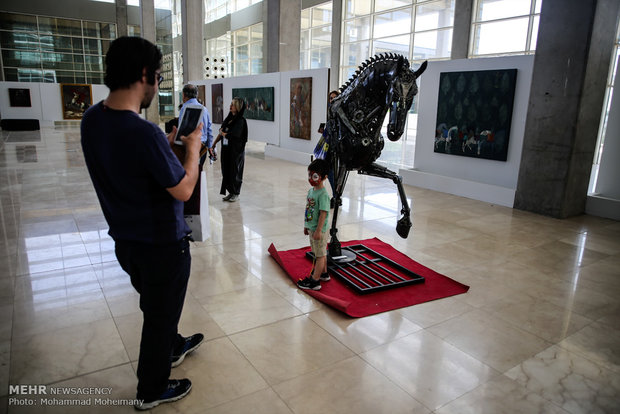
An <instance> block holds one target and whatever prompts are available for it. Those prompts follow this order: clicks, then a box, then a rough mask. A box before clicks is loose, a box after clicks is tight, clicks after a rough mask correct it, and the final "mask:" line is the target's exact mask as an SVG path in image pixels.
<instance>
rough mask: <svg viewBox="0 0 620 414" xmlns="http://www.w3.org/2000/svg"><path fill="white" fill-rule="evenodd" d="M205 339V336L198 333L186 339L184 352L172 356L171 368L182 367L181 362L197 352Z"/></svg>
mask: <svg viewBox="0 0 620 414" xmlns="http://www.w3.org/2000/svg"><path fill="white" fill-rule="evenodd" d="M204 339H205V336H204V335H203V334H201V333H197V334H194V335H192V336H188V337H187V338H185V343H184V344H183V350H182V351H181V353H180V354H178V355H172V357H170V366H171V367H172V368H174V367H178V366H179V365H181V362H183V360H184V359H185V355H187V354H189V353H190V352H193V351H195V350H196V348H198V347H199V346H200V344H201V343H202V341H203V340H204Z"/></svg>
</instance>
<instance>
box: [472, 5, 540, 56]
mask: <svg viewBox="0 0 620 414" xmlns="http://www.w3.org/2000/svg"><path fill="white" fill-rule="evenodd" d="M541 5H542V0H476V3H475V8H474V15H473V20H472V36H471V45H470V51H469V55H470V56H471V57H476V56H497V55H523V54H533V53H534V52H535V50H536V40H537V35H538V22H539V20H540V7H541Z"/></svg>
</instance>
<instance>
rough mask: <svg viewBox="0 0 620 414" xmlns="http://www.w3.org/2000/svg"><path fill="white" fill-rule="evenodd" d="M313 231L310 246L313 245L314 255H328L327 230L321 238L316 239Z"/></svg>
mask: <svg viewBox="0 0 620 414" xmlns="http://www.w3.org/2000/svg"><path fill="white" fill-rule="evenodd" d="M312 233H313V232H310V247H312V253H314V257H323V256H327V232H326V231H324V232H323V233H322V236H321V238H320V239H319V240H314V238H313V237H312Z"/></svg>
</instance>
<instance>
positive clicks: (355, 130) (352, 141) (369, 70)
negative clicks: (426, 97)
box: [326, 53, 427, 258]
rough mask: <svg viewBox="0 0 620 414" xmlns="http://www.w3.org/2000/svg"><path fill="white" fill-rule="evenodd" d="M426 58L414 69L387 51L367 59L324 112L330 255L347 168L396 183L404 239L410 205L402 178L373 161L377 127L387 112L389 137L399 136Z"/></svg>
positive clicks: (335, 245)
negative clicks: (330, 191) (331, 182)
mask: <svg viewBox="0 0 620 414" xmlns="http://www.w3.org/2000/svg"><path fill="white" fill-rule="evenodd" d="M426 64H427V63H426V62H424V63H423V64H422V66H420V68H419V69H418V70H417V71H413V70H412V69H411V68H410V67H409V61H408V60H407V59H406V58H405V57H403V56H401V55H394V54H391V53H388V54H381V55H377V56H374V57H372V58H370V59H369V60H367V61H365V62H364V63H363V64H362V65H361V66H360V67H359V69H358V70H357V72H356V73H355V74H354V75H353V77H352V78H351V79H349V81H348V82H347V83H346V84H344V85H343V86H342V87H341V88H340V90H341V94H340V95H339V96H338V97H337V98H336V99H334V100H333V101H332V104H331V105H330V107H329V111H328V115H327V124H326V128H327V133H328V134H329V137H330V148H329V151H330V152H331V154H332V156H331V162H332V164H333V165H332V168H333V171H334V175H335V176H334V179H335V183H336V189H335V191H334V216H333V219H332V227H331V230H330V235H331V240H330V243H329V255H330V256H331V257H332V258H335V257H339V256H341V255H342V252H341V245H340V241H339V240H338V236H337V233H338V229H337V228H336V222H337V220H338V209H339V207H340V206H341V204H342V200H341V196H342V193H343V191H344V187H345V185H346V182H347V178H348V176H349V172H350V171H352V170H357V172H358V174H365V175H370V176H374V177H381V178H388V179H391V180H392V181H393V182H394V184H396V186H397V187H398V194H399V196H400V201H401V203H402V209H401V214H402V217H401V218H400V219H399V220H398V222H397V224H396V232H397V233H398V234H399V235H400V236H401V237H402V238H407V236H408V235H409V229H410V228H411V219H410V214H411V210H410V209H409V204H408V203H407V197H406V195H405V190H404V189H403V185H402V178H401V177H400V176H399V175H397V174H396V173H395V172H393V171H390V170H389V169H387V168H385V167H382V166H380V165H378V164H376V163H375V160H376V159H377V158H379V156H380V155H381V150H382V149H383V137H382V136H381V126H382V125H383V121H384V119H385V116H386V115H387V113H388V111H389V113H390V118H389V124H388V126H387V137H388V139H389V140H390V141H397V140H398V139H400V137H401V135H402V134H403V130H404V128H405V122H406V119H407V113H408V111H409V109H410V108H411V105H412V103H413V97H414V96H415V95H416V94H417V93H418V87H417V85H416V79H417V78H418V77H419V76H420V75H421V74H422V72H424V70H425V69H426Z"/></svg>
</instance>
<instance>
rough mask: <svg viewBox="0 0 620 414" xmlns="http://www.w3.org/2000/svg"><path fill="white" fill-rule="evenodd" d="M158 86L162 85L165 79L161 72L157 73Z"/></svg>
mask: <svg viewBox="0 0 620 414" xmlns="http://www.w3.org/2000/svg"><path fill="white" fill-rule="evenodd" d="M156 75H157V86H160V85H161V83H162V82H163V81H164V77H163V76H161V73H157V74H156Z"/></svg>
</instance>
